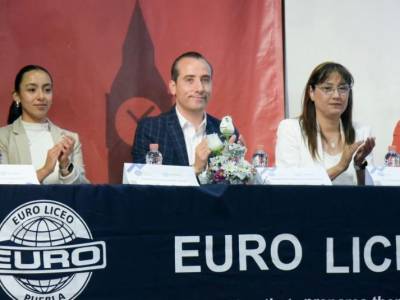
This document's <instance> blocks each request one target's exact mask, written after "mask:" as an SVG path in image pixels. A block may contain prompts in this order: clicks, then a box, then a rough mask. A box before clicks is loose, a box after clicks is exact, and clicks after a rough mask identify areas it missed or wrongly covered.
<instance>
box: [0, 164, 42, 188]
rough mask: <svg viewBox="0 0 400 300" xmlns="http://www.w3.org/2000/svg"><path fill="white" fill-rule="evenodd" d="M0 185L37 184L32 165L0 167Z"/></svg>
mask: <svg viewBox="0 0 400 300" xmlns="http://www.w3.org/2000/svg"><path fill="white" fill-rule="evenodd" d="M0 184H39V180H38V179H37V176H36V171H35V168H34V167H33V165H0Z"/></svg>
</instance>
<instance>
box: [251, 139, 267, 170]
mask: <svg viewBox="0 0 400 300" xmlns="http://www.w3.org/2000/svg"><path fill="white" fill-rule="evenodd" d="M252 162H253V167H255V168H264V167H267V166H268V155H267V153H266V152H265V151H264V145H258V146H257V147H256V151H255V152H254V154H253V159H252Z"/></svg>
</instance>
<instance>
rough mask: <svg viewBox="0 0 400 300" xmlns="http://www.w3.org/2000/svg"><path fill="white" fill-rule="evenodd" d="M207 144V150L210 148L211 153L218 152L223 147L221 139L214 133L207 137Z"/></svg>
mask: <svg viewBox="0 0 400 300" xmlns="http://www.w3.org/2000/svg"><path fill="white" fill-rule="evenodd" d="M207 143H208V148H210V149H211V151H213V152H216V151H219V150H221V149H222V148H223V147H224V144H222V141H221V139H220V138H219V136H218V134H216V133H213V134H208V135H207Z"/></svg>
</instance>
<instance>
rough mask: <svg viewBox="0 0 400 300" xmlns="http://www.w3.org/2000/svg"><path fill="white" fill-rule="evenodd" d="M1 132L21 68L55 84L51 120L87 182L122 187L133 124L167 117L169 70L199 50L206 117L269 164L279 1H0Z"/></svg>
mask: <svg viewBox="0 0 400 300" xmlns="http://www.w3.org/2000/svg"><path fill="white" fill-rule="evenodd" d="M0 49H1V51H0V66H1V68H0V82H1V84H0V108H1V112H2V113H1V115H0V125H1V126H3V125H6V118H7V112H8V107H9V105H10V103H11V92H12V91H13V84H14V83H13V81H14V77H15V75H16V73H17V71H18V70H19V69H20V68H21V67H22V66H24V65H27V64H40V65H43V66H44V67H46V68H47V69H49V71H50V72H51V74H52V76H53V79H54V100H53V106H52V108H51V112H50V118H51V119H52V121H53V122H55V123H56V124H57V125H59V126H61V127H64V128H67V129H70V130H73V131H76V132H78V133H79V134H80V137H81V141H82V144H83V151H84V159H85V164H86V169H87V176H88V178H89V179H90V180H91V181H92V182H94V183H107V182H110V183H118V182H121V175H122V165H123V162H125V161H126V162H129V161H131V157H130V149H131V146H132V142H133V137H134V132H135V129H136V124H137V122H138V120H140V118H142V117H144V116H149V115H157V114H158V113H160V112H163V111H166V110H168V109H169V108H170V107H171V106H172V105H173V102H172V99H171V97H170V95H169V94H168V89H167V86H168V81H169V80H170V75H169V71H170V66H171V64H172V62H173V60H174V59H175V57H177V56H178V55H180V54H181V53H183V52H185V51H192V50H193V51H198V52H200V53H202V54H203V55H204V56H205V57H207V59H208V60H209V61H210V62H211V64H212V65H213V68H214V79H213V95H212V98H211V102H210V104H209V106H208V112H209V113H211V114H213V115H215V116H217V117H222V116H224V115H231V116H232V117H233V120H234V123H235V125H236V127H237V128H238V129H239V130H240V132H241V133H242V134H243V135H244V137H245V139H246V142H247V144H248V148H249V153H251V152H252V151H253V150H254V148H255V146H256V145H257V144H263V145H265V148H266V150H267V152H268V154H269V155H270V160H271V162H272V163H273V160H274V158H273V154H274V147H275V132H276V128H277V125H278V122H279V121H280V120H281V119H282V118H283V116H284V87H283V46H282V6H281V0H251V1H248V0H218V1H215V0H202V1H194V0H193V1H192V0H170V1H166V0H146V1H141V0H136V1H135V0H118V1H114V0H103V1H98V0H85V1H78V0H76V1H75V0H74V1H58V0H57V1H54V0H41V1H39V2H37V1H31V0H23V1H8V0H0Z"/></svg>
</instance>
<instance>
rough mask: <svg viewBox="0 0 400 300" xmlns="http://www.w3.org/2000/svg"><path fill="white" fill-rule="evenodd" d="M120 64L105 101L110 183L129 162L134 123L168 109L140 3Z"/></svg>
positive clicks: (164, 88)
mask: <svg viewBox="0 0 400 300" xmlns="http://www.w3.org/2000/svg"><path fill="white" fill-rule="evenodd" d="M122 53H123V55H122V64H121V68H120V69H119V71H118V73H117V76H116V77H115V80H114V81H113V83H112V86H111V92H110V94H109V95H108V97H107V111H106V113H107V148H108V171H109V180H110V182H114V183H118V182H121V174H122V166H123V163H124V162H130V161H131V160H132V157H131V155H130V149H131V147H132V143H133V134H134V133H135V130H136V125H137V123H138V121H139V120H140V119H141V118H143V117H147V116H152V115H153V116H154V115H157V114H159V113H160V111H163V112H164V111H167V110H168V109H169V108H170V107H171V100H170V97H169V96H168V93H167V88H166V86H165V84H164V81H163V79H162V78H161V75H160V73H159V72H158V70H157V68H156V66H155V62H154V45H153V42H152V41H151V37H150V35H149V32H148V30H147V27H146V24H145V22H144V19H143V15H142V10H141V7H140V3H139V2H137V3H136V7H135V11H134V13H133V16H132V20H131V23H130V24H129V29H128V33H127V36H126V39H125V42H124V45H123V48H122Z"/></svg>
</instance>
